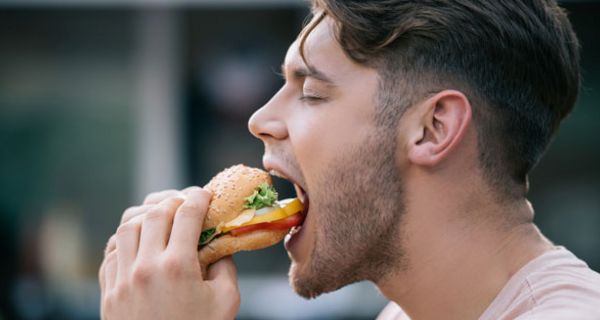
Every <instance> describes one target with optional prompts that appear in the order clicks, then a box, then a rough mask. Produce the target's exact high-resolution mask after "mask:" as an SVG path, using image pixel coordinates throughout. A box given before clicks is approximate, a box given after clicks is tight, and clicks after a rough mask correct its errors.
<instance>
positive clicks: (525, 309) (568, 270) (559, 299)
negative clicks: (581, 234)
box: [482, 247, 600, 320]
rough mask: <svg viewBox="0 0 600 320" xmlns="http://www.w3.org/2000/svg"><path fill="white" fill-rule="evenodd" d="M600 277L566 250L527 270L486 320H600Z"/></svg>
mask: <svg viewBox="0 0 600 320" xmlns="http://www.w3.org/2000/svg"><path fill="white" fill-rule="evenodd" d="M598 306H600V274H598V273H597V272H595V271H593V270H592V269H590V268H589V267H588V266H587V264H586V263H585V262H583V261H582V260H580V259H578V258H577V257H576V256H575V255H574V254H572V253H571V252H570V251H568V250H567V249H565V248H562V247H561V248H558V249H557V250H552V251H550V252H547V253H545V254H544V255H542V256H541V257H538V258H536V259H534V260H533V261H531V262H530V263H529V264H528V265H526V266H525V267H523V268H522V269H521V270H520V271H519V272H517V274H516V275H515V276H513V278H511V280H510V281H509V282H508V283H507V285H506V286H505V288H504V289H503V290H502V291H501V292H500V293H499V295H498V296H497V297H496V299H495V300H494V301H493V302H492V304H491V305H490V306H489V307H488V310H486V312H485V313H484V315H483V316H482V319H522V320H523V319H527V320H537V319H600V308H598Z"/></svg>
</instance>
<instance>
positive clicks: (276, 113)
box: [248, 93, 288, 142]
mask: <svg viewBox="0 0 600 320" xmlns="http://www.w3.org/2000/svg"><path fill="white" fill-rule="evenodd" d="M279 95H280V94H279V93H277V94H275V96H273V97H272V98H271V100H269V102H267V104H265V105H264V106H262V108H260V109H258V110H256V112H254V114H253V115H252V116H251V117H250V119H249V120H248V130H250V133H252V135H254V136H255V137H257V138H258V139H260V140H262V141H263V142H266V140H268V139H277V140H283V139H285V138H287V136H288V131H287V126H286V123H285V118H284V110H283V108H278V107H277V104H278V102H279Z"/></svg>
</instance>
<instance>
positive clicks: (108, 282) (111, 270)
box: [104, 251, 118, 292]
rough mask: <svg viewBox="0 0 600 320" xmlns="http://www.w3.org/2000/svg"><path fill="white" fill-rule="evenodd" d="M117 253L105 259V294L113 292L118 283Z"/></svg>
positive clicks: (110, 254) (112, 253) (114, 252)
mask: <svg viewBox="0 0 600 320" xmlns="http://www.w3.org/2000/svg"><path fill="white" fill-rule="evenodd" d="M117 262H118V261H117V252H116V251H113V252H111V253H109V254H108V256H106V259H104V263H105V264H104V286H105V292H108V291H111V290H112V289H113V288H114V287H115V283H116V282H117Z"/></svg>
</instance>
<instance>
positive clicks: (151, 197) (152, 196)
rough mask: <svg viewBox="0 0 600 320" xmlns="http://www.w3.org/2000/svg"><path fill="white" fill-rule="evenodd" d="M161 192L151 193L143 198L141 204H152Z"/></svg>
mask: <svg viewBox="0 0 600 320" xmlns="http://www.w3.org/2000/svg"><path fill="white" fill-rule="evenodd" d="M160 194H161V192H151V193H149V194H148V195H147V196H146V197H145V198H144V202H143V203H149V202H152V201H153V200H154V199H156V198H158V197H159V195H160Z"/></svg>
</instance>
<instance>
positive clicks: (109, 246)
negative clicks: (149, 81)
mask: <svg viewBox="0 0 600 320" xmlns="http://www.w3.org/2000/svg"><path fill="white" fill-rule="evenodd" d="M116 247H117V236H116V235H114V234H113V235H112V236H110V238H109V239H108V242H106V248H105V249H104V256H105V257H106V256H107V255H108V254H109V253H111V252H112V251H114V250H115V249H116Z"/></svg>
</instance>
